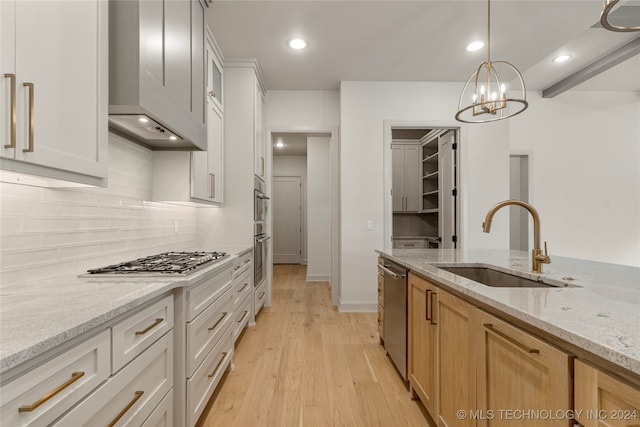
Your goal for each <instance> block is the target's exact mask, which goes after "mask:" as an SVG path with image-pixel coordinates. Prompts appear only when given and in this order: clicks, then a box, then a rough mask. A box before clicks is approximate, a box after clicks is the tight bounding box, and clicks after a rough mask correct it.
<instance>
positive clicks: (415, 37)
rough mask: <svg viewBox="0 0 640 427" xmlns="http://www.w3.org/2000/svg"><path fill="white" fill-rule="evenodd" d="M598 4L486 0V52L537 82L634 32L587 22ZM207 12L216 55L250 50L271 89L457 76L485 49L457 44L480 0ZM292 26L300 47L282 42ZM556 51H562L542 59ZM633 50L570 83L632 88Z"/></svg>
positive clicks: (305, 2)
mask: <svg viewBox="0 0 640 427" xmlns="http://www.w3.org/2000/svg"><path fill="white" fill-rule="evenodd" d="M623 2H625V6H626V7H627V11H625V12H624V13H625V14H628V10H630V8H631V9H633V10H640V6H637V5H636V3H640V2H638V0H623ZM601 10H602V0H588V1H585V0H566V1H557V0H535V1H527V0H494V1H493V2H492V3H491V59H492V60H506V61H509V62H511V63H513V64H514V65H516V66H517V67H518V68H519V69H520V71H522V72H523V74H524V77H525V81H526V83H527V88H528V89H534V90H542V89H545V88H547V87H549V86H551V85H552V84H554V83H556V82H558V81H559V80H561V79H563V78H564V77H567V76H568V75H570V74H572V73H573V72H575V71H577V70H579V69H580V68H582V67H584V66H585V65H588V64H590V63H591V62H593V61H594V60H596V59H598V58H600V57H602V56H604V55H605V54H606V53H608V52H610V51H611V50H613V49H615V48H617V47H620V46H622V45H624V44H626V43H627V42H629V41H630V40H632V39H634V38H636V37H639V36H640V33H638V32H631V33H614V32H611V31H608V30H604V29H602V28H592V27H593V26H594V25H595V24H597V23H598V21H599V16H600V12H601ZM620 11H621V12H622V9H621V10H620ZM207 14H208V15H207V20H208V23H209V26H210V27H211V29H212V32H213V34H214V36H215V38H216V41H217V42H218V44H219V46H220V49H221V50H222V52H223V55H224V56H225V59H239V58H248V57H251V58H256V59H257V60H258V64H259V66H260V68H261V71H262V74H263V77H264V80H265V84H266V87H267V89H271V90H276V89H292V90H293V89H301V90H310V89H318V90H323V89H338V88H339V82H340V81H349V80H356V81H453V82H462V81H465V80H466V79H467V78H468V77H469V75H470V74H471V72H472V71H474V70H475V69H476V68H477V66H478V65H479V64H480V63H481V62H482V61H483V60H485V59H486V48H485V49H482V50H480V51H478V52H474V53H469V52H466V50H465V47H466V45H467V44H468V43H469V42H471V41H473V40H476V39H486V32H487V3H486V1H484V0H466V1H463V0H444V1H431V0H413V1H400V0H396V1H368V0H352V1H331V0H324V1H314V0H298V1H269V0H261V1H244V0H227V1H220V0H214V1H213V4H212V6H211V7H210V8H209V9H208V12H207ZM634 14H635V12H634ZM638 15H640V14H638ZM295 36H301V37H304V38H305V39H306V40H307V41H308V43H309V46H308V48H307V49H305V50H303V51H294V50H292V49H290V48H289V47H287V42H288V40H289V39H291V38H292V37H295ZM564 51H569V52H571V53H572V54H573V57H572V59H571V60H570V61H568V62H567V63H565V64H562V65H558V64H552V63H551V59H552V57H553V56H554V55H555V54H557V53H560V52H564ZM637 57H638V55H636V58H635V59H634V60H627V61H625V62H624V63H623V64H621V65H619V66H617V67H616V74H615V78H607V77H601V78H600V79H593V81H589V82H586V83H583V85H581V86H580V88H582V89H584V90H587V89H588V90H636V91H639V92H640V77H639V76H640V68H639V67H638V64H639V62H638V60H637ZM612 71H613V70H612ZM608 73H609V72H607V74H608ZM601 76H602V75H601ZM585 88H586V89H585Z"/></svg>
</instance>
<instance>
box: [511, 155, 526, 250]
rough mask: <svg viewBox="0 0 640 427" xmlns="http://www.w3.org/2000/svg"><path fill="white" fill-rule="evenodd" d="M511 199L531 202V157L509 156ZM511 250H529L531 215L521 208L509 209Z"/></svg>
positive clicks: (512, 207) (513, 207)
mask: <svg viewBox="0 0 640 427" xmlns="http://www.w3.org/2000/svg"><path fill="white" fill-rule="evenodd" d="M509 198H511V199H515V200H522V201H523V202H529V155H528V154H511V155H510V156H509ZM509 248H510V249H515V250H519V251H528V250H529V214H528V212H527V211H526V210H525V209H522V208H520V207H519V206H510V207H509Z"/></svg>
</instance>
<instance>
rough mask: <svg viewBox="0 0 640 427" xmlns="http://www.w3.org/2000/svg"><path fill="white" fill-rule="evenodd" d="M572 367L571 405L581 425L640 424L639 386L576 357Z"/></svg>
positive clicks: (634, 426) (630, 426)
mask: <svg viewBox="0 0 640 427" xmlns="http://www.w3.org/2000/svg"><path fill="white" fill-rule="evenodd" d="M574 370H575V379H574V381H575V383H574V384H575V396H574V399H575V405H574V406H575V410H576V418H577V421H579V422H580V424H581V425H582V426H584V427H638V426H640V389H638V388H635V387H632V386H630V385H629V384H626V383H624V382H622V381H620V380H618V379H617V378H614V377H612V376H611V375H608V374H606V373H604V372H602V371H601V370H599V369H596V368H594V367H592V366H590V365H588V364H586V363H584V362H582V361H580V360H576V362H575V367H574Z"/></svg>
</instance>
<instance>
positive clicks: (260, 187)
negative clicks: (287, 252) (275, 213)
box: [253, 177, 270, 288]
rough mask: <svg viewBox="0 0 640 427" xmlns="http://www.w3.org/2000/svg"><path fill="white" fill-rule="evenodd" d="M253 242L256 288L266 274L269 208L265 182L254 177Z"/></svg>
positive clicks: (254, 281) (254, 282)
mask: <svg viewBox="0 0 640 427" xmlns="http://www.w3.org/2000/svg"><path fill="white" fill-rule="evenodd" d="M254 194H255V197H254V218H253V219H254V224H255V225H254V233H253V234H254V244H253V260H254V268H253V274H254V277H253V279H254V280H253V284H254V286H255V287H256V288H258V287H259V286H260V285H262V282H264V279H265V278H266V276H267V249H268V247H269V245H268V241H269V239H270V237H269V236H268V235H267V227H266V220H267V210H268V209H269V197H267V196H266V195H265V184H264V181H262V180H261V179H259V178H257V177H256V178H255V188H254Z"/></svg>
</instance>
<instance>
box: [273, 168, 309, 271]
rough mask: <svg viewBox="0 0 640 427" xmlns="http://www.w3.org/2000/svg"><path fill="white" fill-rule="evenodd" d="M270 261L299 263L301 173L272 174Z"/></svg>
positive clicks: (300, 251)
mask: <svg viewBox="0 0 640 427" xmlns="http://www.w3.org/2000/svg"><path fill="white" fill-rule="evenodd" d="M272 199H273V200H272V206H273V235H272V238H273V263H274V264H302V261H303V258H302V177H301V176H274V177H273V194H272Z"/></svg>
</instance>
